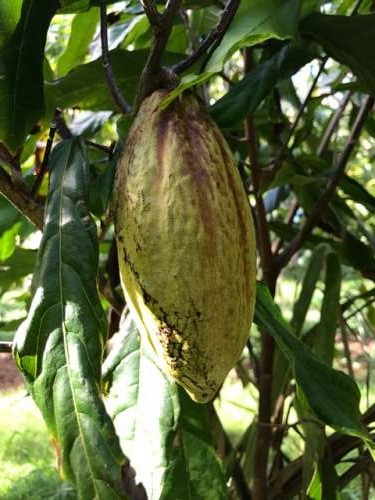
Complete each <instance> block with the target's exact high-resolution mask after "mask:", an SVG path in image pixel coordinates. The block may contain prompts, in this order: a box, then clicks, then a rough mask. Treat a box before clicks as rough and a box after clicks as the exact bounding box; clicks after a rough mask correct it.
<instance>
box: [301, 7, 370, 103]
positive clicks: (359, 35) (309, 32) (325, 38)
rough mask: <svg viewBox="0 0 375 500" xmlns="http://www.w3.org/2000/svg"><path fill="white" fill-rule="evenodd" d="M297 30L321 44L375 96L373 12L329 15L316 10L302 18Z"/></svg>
mask: <svg viewBox="0 0 375 500" xmlns="http://www.w3.org/2000/svg"><path fill="white" fill-rule="evenodd" d="M300 32H301V33H302V35H304V36H308V37H309V38H312V39H313V40H315V41H316V42H318V43H320V44H321V45H322V46H323V48H324V50H325V51H326V52H327V54H328V55H330V56H331V57H333V58H334V59H336V60H337V61H339V62H341V63H342V64H345V65H346V66H348V67H349V68H350V69H351V70H352V71H353V73H354V74H355V75H356V76H357V77H358V78H359V80H360V81H361V83H362V84H363V85H365V87H366V88H367V90H368V91H369V92H370V93H371V94H373V95H375V59H374V54H373V47H374V46H375V14H369V15H365V16H358V15H357V16H328V15H324V14H319V13H317V12H315V13H313V14H311V15H309V16H307V17H306V18H304V19H303V20H302V21H301V23H300Z"/></svg>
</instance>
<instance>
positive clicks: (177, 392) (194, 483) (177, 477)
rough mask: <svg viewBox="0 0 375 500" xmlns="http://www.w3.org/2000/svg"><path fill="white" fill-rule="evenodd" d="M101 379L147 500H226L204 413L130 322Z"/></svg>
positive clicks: (116, 345) (111, 410)
mask: <svg viewBox="0 0 375 500" xmlns="http://www.w3.org/2000/svg"><path fill="white" fill-rule="evenodd" d="M104 378H105V380H106V382H107V385H108V387H109V394H108V396H107V407H108V409H109V412H110V414H111V415H112V416H113V419H114V424H115V426H116V430H117V433H118V435H119V436H120V442H121V446H122V449H123V451H124V452H125V453H126V455H127V456H128V457H129V458H130V464H131V466H132V467H133V468H134V469H135V470H136V482H141V483H142V484H143V485H144V487H145V489H146V491H147V495H148V498H149V499H150V500H159V499H160V500H161V499H163V500H172V499H173V500H177V499H180V500H200V499H202V500H203V499H204V500H206V499H209V500H211V499H212V500H221V499H223V500H224V499H225V498H226V493H225V492H226V486H225V481H224V475H223V472H222V470H221V466H220V464H219V462H218V460H217V458H216V456H215V452H214V448H213V445H212V442H211V439H210V427H209V421H208V414H207V407H206V406H205V405H199V404H197V403H194V402H193V401H191V400H190V398H189V397H188V396H187V395H186V394H185V393H184V391H183V389H180V388H178V386H177V385H176V383H175V382H174V381H173V380H171V378H170V377H169V375H168V374H167V373H166V372H165V370H164V368H163V366H162V365H161V364H160V360H159V359H158V358H157V356H156V354H155V352H154V351H153V349H152V348H151V346H150V345H149V343H148V342H147V341H145V340H144V339H143V338H141V337H140V336H139V334H138V332H137V330H136V328H135V325H134V323H133V321H132V319H131V318H130V317H128V318H127V319H126V320H125V322H124V323H123V325H122V326H121V328H120V334H119V339H118V341H117V342H116V343H115V346H114V349H113V351H112V352H111V353H110V355H109V357H108V358H107V360H106V362H105V365H104ZM208 485H209V486H208Z"/></svg>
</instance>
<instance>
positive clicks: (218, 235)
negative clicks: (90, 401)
mask: <svg viewBox="0 0 375 500" xmlns="http://www.w3.org/2000/svg"><path fill="white" fill-rule="evenodd" d="M166 95H167V91H163V90H159V91H156V92H155V93H154V94H152V95H151V96H150V97H149V98H147V99H146V100H145V101H144V102H143V104H142V106H141V108H140V110H139V113H138V115H137V117H136V119H135V121H134V124H133V126H132V129H131V131H130V133H129V137H128V140H127V142H126V145H125V148H124V152H123V154H122V157H121V159H120V162H119V166H118V172H117V178H116V184H115V196H116V198H117V202H116V207H115V210H116V215H115V218H116V238H117V245H118V256H119V265H120V275H121V281H122V286H123V289H124V293H125V297H126V301H127V304H128V305H129V308H130V310H131V311H132V313H133V314H134V319H135V321H136V324H137V326H138V328H139V330H140V332H141V335H143V336H144V338H146V339H148V341H150V342H151V344H152V346H153V348H154V349H155V351H156V352H157V353H158V355H159V357H160V358H162V359H163V360H164V362H165V364H166V366H167V367H168V371H169V373H170V374H171V375H172V377H173V378H174V379H175V380H176V381H177V382H178V383H179V384H181V385H182V386H183V387H184V388H185V389H186V391H187V392H188V393H189V394H190V396H191V397H192V398H193V399H194V400H195V401H198V402H206V401H209V400H210V399H212V397H213V396H214V395H215V393H216V391H217V390H218V388H219V387H220V385H221V384H222V382H223V381H224V379H225V377H226V375H227V373H228V372H229V370H230V369H231V368H232V367H233V365H234V364H235V362H236V361H237V360H238V357H239V356H240V354H241V352H242V350H243V348H244V346H245V344H246V341H247V339H248V336H249V332H250V325H251V321H252V316H253V309H254V301H255V272H256V271H255V236H254V228H253V222H252V218H251V212H250V206H249V203H248V199H247V197H246V194H245V191H244V189H243V186H242V182H241V179H240V176H239V173H238V170H237V167H236V164H235V162H234V159H233V157H232V154H231V151H230V149H229V147H228V145H227V144H226V142H225V139H224V137H223V136H222V134H221V132H220V131H219V129H218V128H217V126H216V125H215V124H214V122H213V121H212V120H211V119H210V118H209V117H208V116H207V114H206V113H205V110H204V109H203V107H202V105H201V104H200V102H199V101H198V100H197V99H196V98H195V97H194V95H193V94H191V93H188V94H184V95H183V96H182V97H180V98H179V99H176V100H175V101H173V102H172V103H171V104H170V105H169V106H168V107H167V108H166V109H165V110H161V109H160V106H159V104H160V102H161V101H162V100H163V99H164V98H165V97H166Z"/></svg>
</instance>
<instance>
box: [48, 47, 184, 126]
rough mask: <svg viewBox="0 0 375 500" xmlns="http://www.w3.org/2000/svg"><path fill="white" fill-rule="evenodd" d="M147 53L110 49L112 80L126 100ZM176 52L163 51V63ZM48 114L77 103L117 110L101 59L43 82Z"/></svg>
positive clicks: (172, 59) (133, 93)
mask: <svg viewBox="0 0 375 500" xmlns="http://www.w3.org/2000/svg"><path fill="white" fill-rule="evenodd" d="M147 57H148V51H147V50H134V51H127V50H121V49H116V50H114V51H112V52H111V53H110V58H111V66H112V70H113V73H114V75H115V77H116V82H117V84H118V86H119V88H120V90H121V92H122V94H123V95H124V98H125V100H126V101H127V102H129V103H131V102H132V101H133V99H134V98H135V96H136V93H137V89H138V87H137V86H138V82H139V78H140V75H141V73H142V70H143V67H144V65H145V63H146V60H147ZM179 58H180V56H179V55H176V54H165V59H164V62H165V64H169V63H173V62H176V60H178V59H179ZM45 95H46V102H47V107H48V115H50V116H52V113H53V110H54V109H55V108H56V107H61V108H63V109H64V108H71V107H74V106H76V107H79V108H81V109H89V110H92V111H95V110H97V111H103V110H113V111H118V109H117V107H116V105H115V104H114V102H113V99H112V97H111V95H110V93H109V91H108V85H107V82H106V79H105V75H104V70H103V62H102V60H101V59H97V60H95V61H92V62H89V63H87V64H82V65H80V66H77V67H76V68H75V69H73V70H72V71H71V72H70V73H68V74H67V75H66V76H64V77H63V78H60V79H59V80H55V81H53V82H47V83H46V85H45Z"/></svg>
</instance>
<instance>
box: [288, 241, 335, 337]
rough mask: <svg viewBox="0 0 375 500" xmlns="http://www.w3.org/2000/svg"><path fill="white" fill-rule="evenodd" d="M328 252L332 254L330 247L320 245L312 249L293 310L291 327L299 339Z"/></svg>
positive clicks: (323, 244) (324, 244)
mask: <svg viewBox="0 0 375 500" xmlns="http://www.w3.org/2000/svg"><path fill="white" fill-rule="evenodd" d="M330 252H332V249H331V247H330V245H328V244H326V243H321V244H320V245H318V246H317V247H316V248H315V249H314V251H313V253H312V255H311V258H310V261H309V264H308V266H307V269H306V272H305V275H304V278H303V281H302V288H301V292H300V294H299V297H298V299H297V301H296V302H295V304H294V308H293V317H292V321H291V325H292V327H293V329H294V332H295V334H296V335H297V337H299V336H300V334H301V331H302V327H303V324H304V322H305V319H306V315H307V311H308V310H309V307H310V303H311V299H312V296H313V294H314V291H315V289H316V285H317V282H318V279H319V276H320V272H321V270H322V269H323V266H324V261H325V260H326V258H327V255H328V254H329V253H330Z"/></svg>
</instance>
